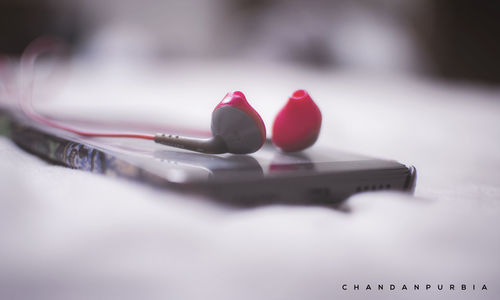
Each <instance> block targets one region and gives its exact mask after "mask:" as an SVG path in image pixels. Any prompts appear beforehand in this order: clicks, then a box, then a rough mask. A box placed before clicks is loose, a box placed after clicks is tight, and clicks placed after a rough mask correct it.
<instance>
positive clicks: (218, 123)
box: [154, 91, 266, 154]
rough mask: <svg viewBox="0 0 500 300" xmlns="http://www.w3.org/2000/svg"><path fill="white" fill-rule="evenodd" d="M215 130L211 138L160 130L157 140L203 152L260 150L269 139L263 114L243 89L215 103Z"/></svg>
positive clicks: (213, 122)
mask: <svg viewBox="0 0 500 300" xmlns="http://www.w3.org/2000/svg"><path fill="white" fill-rule="evenodd" d="M211 130H212V137H211V138H208V139H202V138H190V137H182V136H178V135H165V134H157V135H155V137H154V141H155V142H157V143H160V144H164V145H168V146H173V147H177V148H183V149H187V150H193V151H197V152H203V153H211V154H219V153H234V154H245V153H252V152H255V151H257V150H259V149H260V147H262V145H263V144H264V141H265V140H266V127H265V125H264V122H263V121H262V118H261V117H260V116H259V114H258V113H257V112H256V111H255V109H253V107H252V106H250V104H249V103H248V102H247V100H246V98H245V95H243V93H242V92H239V91H235V92H232V93H228V94H227V95H226V96H225V97H224V98H223V99H222V101H221V102H220V103H219V104H218V105H217V106H216V107H215V109H214V111H213V112H212V124H211Z"/></svg>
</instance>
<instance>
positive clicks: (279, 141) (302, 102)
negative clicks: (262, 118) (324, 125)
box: [272, 90, 322, 152]
mask: <svg viewBox="0 0 500 300" xmlns="http://www.w3.org/2000/svg"><path fill="white" fill-rule="evenodd" d="M321 119H322V118H321V111H320V110H319V108H318V106H317V105H316V103H314V101H313V100H312V99H311V97H310V96H309V94H308V93H307V92H306V91H305V90H297V91H295V92H294V93H293V94H292V96H291V97H290V98H289V99H288V102H287V103H286V105H285V106H284V107H283V108H282V109H281V110H280V112H279V113H278V115H277V116H276V118H275V119H274V123H273V137H272V140H273V143H274V144H275V145H276V146H277V147H279V148H280V149H281V150H283V151H285V152H294V151H300V150H303V149H305V148H307V147H309V146H311V145H312V144H314V143H315V142H316V140H317V139H318V136H319V131H320V129H321Z"/></svg>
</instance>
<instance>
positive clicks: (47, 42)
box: [19, 38, 155, 140]
mask: <svg viewBox="0 0 500 300" xmlns="http://www.w3.org/2000/svg"><path fill="white" fill-rule="evenodd" d="M58 46H59V47H60V46H61V45H60V43H58V42H57V41H54V40H52V39H44V38H40V39H37V40H35V41H33V42H32V43H31V44H30V45H28V47H27V48H26V50H25V51H24V53H23V55H22V56H21V68H23V66H24V65H28V66H29V67H31V69H33V70H34V63H35V60H36V58H37V57H38V56H39V55H40V54H41V53H42V52H44V51H47V50H52V49H54V48H56V47H58ZM33 73H34V71H33ZM31 79H32V80H33V78H31ZM32 84H33V83H31V87H30V88H31V89H32V88H33V87H32ZM30 94H31V91H30ZM19 100H20V101H19V104H20V107H21V110H22V111H23V113H24V114H25V115H26V116H27V117H28V118H30V119H32V120H34V121H37V122H40V123H42V124H45V125H47V126H50V127H54V128H57V129H62V130H66V131H69V132H72V133H76V134H78V135H81V136H86V137H111V138H135V139H145V140H154V138H155V136H154V135H151V134H135V133H99V132H92V131H84V130H79V129H75V128H72V127H70V126H67V125H63V124H60V123H58V122H56V121H53V120H50V119H48V118H45V117H43V116H41V115H39V114H37V113H36V112H35V111H34V109H33V107H32V105H31V101H25V99H24V97H23V96H21V97H20V99H19ZM29 100H31V95H30V97H29Z"/></svg>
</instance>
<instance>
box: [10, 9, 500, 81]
mask: <svg viewBox="0 0 500 300" xmlns="http://www.w3.org/2000/svg"><path fill="white" fill-rule="evenodd" d="M41 35H55V36H58V37H60V38H62V39H63V40H64V41H66V42H67V43H68V44H69V45H71V49H72V51H73V53H74V54H75V55H78V56H80V57H84V58H91V59H105V60H122V59H123V60H128V61H133V60H138V61H141V60H151V59H154V60H157V59H161V60H179V61H182V60H193V59H196V60H213V59H221V58H231V59H236V60H243V61H247V62H254V61H258V62H259V63H265V62H266V61H272V62H280V63H281V62H282V63H289V64H294V65H302V66H306V67H310V68H317V69H349V70H350V69H355V70H362V71H366V72H372V71H373V72H397V73H399V72H404V73H409V74H418V75H423V76H429V77H435V78H441V79H446V80H448V79H452V80H456V79H458V80H468V81H474V82H479V83H487V84H498V83H500V60H499V59H498V56H499V53H500V39H499V36H500V3H499V2H498V1H482V0H480V1H466V0H442V1H430V0H418V1H417V0H408V1H397V0H376V1H367V0H354V1H347V0H336V1H333V0H286V1H285V0H183V1H172V0H142V1H139V0H122V1H117V0H73V1H61V0H0V37H1V38H0V53H4V54H8V55H13V56H16V55H19V54H20V53H21V52H22V51H23V49H24V48H25V47H26V45H27V44H28V43H29V42H30V41H32V40H33V39H35V38H36V37H38V36H41Z"/></svg>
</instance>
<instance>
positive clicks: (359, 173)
mask: <svg viewBox="0 0 500 300" xmlns="http://www.w3.org/2000/svg"><path fill="white" fill-rule="evenodd" d="M0 116H1V117H0V118H1V120H2V122H0V124H1V125H0V126H1V127H3V128H2V130H1V131H0V132H2V133H3V134H5V135H7V136H9V137H10V138H11V139H12V140H13V141H14V142H15V143H16V144H17V145H18V146H19V147H20V148H22V149H24V150H26V151H28V152H30V153H33V154H35V155H37V156H39V157H41V158H43V159H45V160H47V161H50V162H52V163H55V164H60V165H63V166H66V167H70V168H75V169H80V170H85V171H90V172H94V173H99V174H104V175H109V176H117V177H122V178H126V179H131V180H136V181H140V182H143V183H146V184H150V185H153V186H156V187H160V188H167V189H172V190H177V191H179V192H183V193H186V192H187V193H193V194H202V195H205V196H208V198H209V199H212V200H214V201H217V202H219V203H223V204H227V205H233V206H245V207H248V206H257V205H264V204H298V205H306V204H307V205H311V204H312V205H338V204H339V203H340V202H342V201H343V200H345V199H347V198H348V197H349V196H351V195H353V194H355V193H359V192H365V191H376V190H398V191H406V192H409V193H412V192H413V191H414V189H415V184H416V169H415V167H413V166H407V165H404V164H401V163H399V162H396V161H393V160H384V159H376V158H371V157H368V156H363V155H358V154H352V153H346V152H341V151H337V150H334V149H324V148H320V147H316V146H313V147H311V148H310V149H307V150H305V151H301V152H297V153H284V152H281V151H280V150H277V149H276V148H275V147H273V146H272V143H271V142H270V141H266V143H265V144H264V146H263V147H262V148H261V149H260V150H258V151H257V152H255V153H253V154H249V155H232V154H224V155H210V154H202V153H196V152H190V151H187V150H182V149H177V148H170V147H168V146H164V145H160V144H156V143H153V142H152V141H148V140H134V139H121V138H85V137H81V136H78V135H74V134H72V133H69V132H65V131H61V130H58V129H53V128H50V127H46V126H44V125H40V124H37V123H34V122H32V121H30V120H27V119H24V118H22V117H19V116H15V115H12V114H8V113H6V112H3V113H0Z"/></svg>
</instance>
